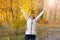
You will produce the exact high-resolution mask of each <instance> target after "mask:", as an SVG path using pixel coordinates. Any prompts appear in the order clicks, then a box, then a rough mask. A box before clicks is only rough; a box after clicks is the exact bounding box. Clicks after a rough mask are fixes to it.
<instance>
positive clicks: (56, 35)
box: [37, 28, 60, 40]
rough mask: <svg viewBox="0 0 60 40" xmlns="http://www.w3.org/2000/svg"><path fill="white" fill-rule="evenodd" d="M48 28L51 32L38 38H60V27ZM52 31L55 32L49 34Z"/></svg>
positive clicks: (46, 39)
mask: <svg viewBox="0 0 60 40" xmlns="http://www.w3.org/2000/svg"><path fill="white" fill-rule="evenodd" d="M47 30H49V31H50V32H48V34H47V35H46V36H44V37H40V38H37V40H57V39H58V38H60V29H58V28H50V29H47ZM51 32H53V33H52V35H51V34H49V33H51Z"/></svg>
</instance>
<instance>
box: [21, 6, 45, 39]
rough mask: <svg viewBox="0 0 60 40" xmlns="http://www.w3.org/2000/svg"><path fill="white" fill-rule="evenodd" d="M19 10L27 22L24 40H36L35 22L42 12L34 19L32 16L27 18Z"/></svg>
mask: <svg viewBox="0 0 60 40" xmlns="http://www.w3.org/2000/svg"><path fill="white" fill-rule="evenodd" d="M20 9H21V12H22V13H23V15H24V17H25V19H26V21H27V27H26V32H25V40H36V22H37V20H38V19H39V18H40V17H41V16H42V14H43V13H44V10H43V11H42V12H41V13H40V14H39V15H38V16H37V17H36V18H35V17H34V15H33V14H31V15H30V16H29V17H28V16H27V15H26V13H25V12H24V10H23V9H22V7H20Z"/></svg>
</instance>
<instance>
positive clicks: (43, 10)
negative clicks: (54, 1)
mask: <svg viewBox="0 0 60 40" xmlns="http://www.w3.org/2000/svg"><path fill="white" fill-rule="evenodd" d="M43 13H44V10H43V11H42V12H41V13H40V14H39V15H38V16H37V17H36V18H35V20H36V21H37V20H38V19H39V18H40V17H41V16H42V14H43Z"/></svg>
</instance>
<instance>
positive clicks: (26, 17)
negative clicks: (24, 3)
mask: <svg viewBox="0 0 60 40" xmlns="http://www.w3.org/2000/svg"><path fill="white" fill-rule="evenodd" d="M21 12H22V14H23V15H24V17H25V19H26V20H28V16H27V15H26V13H25V12H24V10H23V9H21Z"/></svg>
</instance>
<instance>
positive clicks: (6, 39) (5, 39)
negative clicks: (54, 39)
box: [0, 24, 60, 40]
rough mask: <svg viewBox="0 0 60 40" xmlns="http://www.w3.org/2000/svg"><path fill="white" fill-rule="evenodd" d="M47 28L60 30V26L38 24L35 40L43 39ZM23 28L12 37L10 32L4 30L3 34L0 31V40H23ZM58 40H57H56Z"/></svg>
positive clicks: (12, 34)
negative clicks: (36, 39) (37, 39)
mask: <svg viewBox="0 0 60 40" xmlns="http://www.w3.org/2000/svg"><path fill="white" fill-rule="evenodd" d="M49 28H60V25H55V24H53V25H52V24H38V25H37V38H39V37H44V36H45V35H47V34H48V31H47V30H46V29H49ZM24 29H25V28H23V29H22V31H19V32H18V33H17V36H16V35H14V33H13V32H12V31H9V30H6V31H4V30H3V32H2V31H0V40H24V34H25V30H24ZM58 40H59V39H58Z"/></svg>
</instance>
